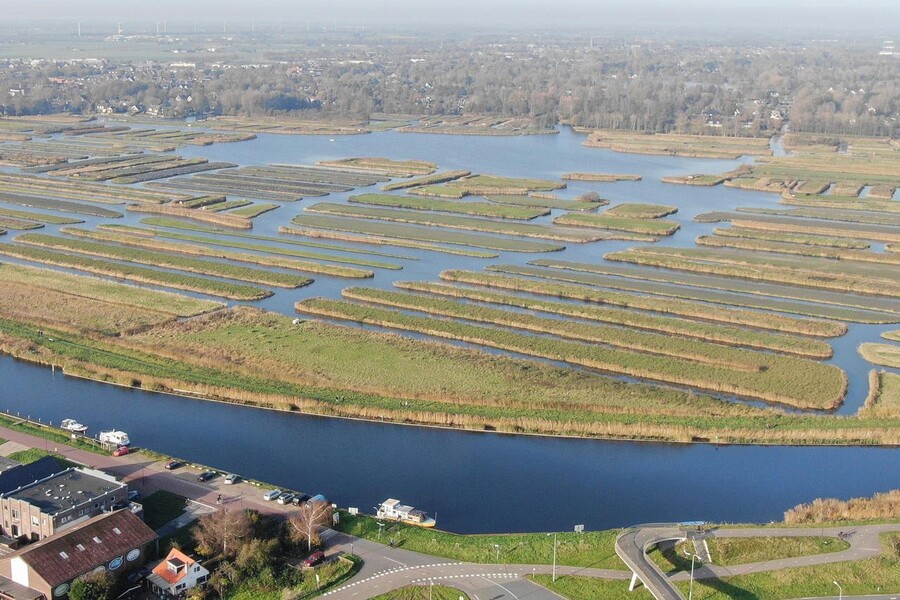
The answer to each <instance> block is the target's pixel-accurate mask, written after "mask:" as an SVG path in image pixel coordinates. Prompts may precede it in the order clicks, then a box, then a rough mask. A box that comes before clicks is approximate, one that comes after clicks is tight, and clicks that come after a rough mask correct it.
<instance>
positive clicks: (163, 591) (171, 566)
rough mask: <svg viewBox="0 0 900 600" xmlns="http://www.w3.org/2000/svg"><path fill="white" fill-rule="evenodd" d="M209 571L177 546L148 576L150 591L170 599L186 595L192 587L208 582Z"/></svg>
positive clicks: (159, 596)
mask: <svg viewBox="0 0 900 600" xmlns="http://www.w3.org/2000/svg"><path fill="white" fill-rule="evenodd" d="M208 579H209V571H208V570H206V568H205V567H204V566H203V565H201V564H200V563H198V562H197V561H196V560H194V559H193V558H191V557H190V556H188V555H187V554H185V553H184V552H182V551H181V550H179V549H177V548H172V550H171V551H169V555H168V556H167V557H166V558H165V560H163V561H162V562H161V563H159V564H158V565H156V566H155V567H154V568H153V572H152V573H150V575H148V576H147V583H148V584H149V587H150V593H152V594H153V595H154V596H156V597H157V598H163V599H166V600H168V599H169V598H179V597H182V596H184V594H185V592H187V591H188V590H190V589H193V588H195V587H197V586H198V585H202V584H204V583H206V581H207V580H208Z"/></svg>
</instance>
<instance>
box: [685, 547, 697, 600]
mask: <svg viewBox="0 0 900 600" xmlns="http://www.w3.org/2000/svg"><path fill="white" fill-rule="evenodd" d="M685 554H687V555H688V556H690V557H691V583H690V586H689V587H688V600H694V559H695V558H697V555H696V554H691V553H690V552H685Z"/></svg>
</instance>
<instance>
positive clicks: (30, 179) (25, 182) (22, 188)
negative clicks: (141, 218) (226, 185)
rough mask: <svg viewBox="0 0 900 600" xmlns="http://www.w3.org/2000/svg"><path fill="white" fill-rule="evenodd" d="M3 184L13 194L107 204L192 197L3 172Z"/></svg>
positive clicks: (1, 177)
mask: <svg viewBox="0 0 900 600" xmlns="http://www.w3.org/2000/svg"><path fill="white" fill-rule="evenodd" d="M0 184H2V185H3V189H4V191H7V192H10V193H20V194H23V195H35V194H37V195H41V196H51V197H59V198H64V199H68V200H80V201H83V202H100V203H105V204H123V203H125V202H140V203H148V204H164V203H166V202H170V201H177V200H184V199H186V198H188V197H189V196H186V195H184V194H176V193H167V192H157V191H153V190H148V189H143V188H126V187H118V186H109V185H105V184H101V183H88V182H82V181H72V180H66V179H50V178H46V177H34V176H30V175H14V174H10V173H0Z"/></svg>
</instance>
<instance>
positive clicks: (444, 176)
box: [381, 171, 472, 192]
mask: <svg viewBox="0 0 900 600" xmlns="http://www.w3.org/2000/svg"><path fill="white" fill-rule="evenodd" d="M471 174H472V172H471V171H446V172H444V173H435V174H433V175H426V176H424V177H417V178H415V179H410V180H408V181H398V182H395V183H388V184H385V185H383V186H381V189H382V190H384V191H385V192H392V191H394V190H404V189H407V188H413V187H419V186H422V185H433V184H437V183H446V182H448V181H454V180H456V179H459V178H460V177H466V176H468V175H471Z"/></svg>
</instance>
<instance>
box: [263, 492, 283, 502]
mask: <svg viewBox="0 0 900 600" xmlns="http://www.w3.org/2000/svg"><path fill="white" fill-rule="evenodd" d="M280 495H281V490H271V491H268V492H266V493H265V494H264V495H263V500H265V501H266V502H271V501H272V500H274V499H275V498H277V497H278V496H280Z"/></svg>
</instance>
